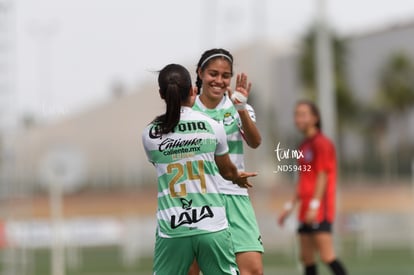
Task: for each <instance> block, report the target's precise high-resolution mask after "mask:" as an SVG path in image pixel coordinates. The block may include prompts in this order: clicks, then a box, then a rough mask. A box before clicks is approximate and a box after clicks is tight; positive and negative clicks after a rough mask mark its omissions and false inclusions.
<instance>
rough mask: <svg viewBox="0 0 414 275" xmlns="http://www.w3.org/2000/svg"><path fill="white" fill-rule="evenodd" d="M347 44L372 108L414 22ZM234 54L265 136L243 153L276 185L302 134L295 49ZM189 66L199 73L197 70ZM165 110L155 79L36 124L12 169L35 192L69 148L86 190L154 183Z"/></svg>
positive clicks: (413, 32) (411, 47)
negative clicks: (55, 157) (153, 129)
mask: <svg viewBox="0 0 414 275" xmlns="http://www.w3.org/2000/svg"><path fill="white" fill-rule="evenodd" d="M346 44H347V48H348V60H347V70H348V76H349V82H350V84H351V88H352V90H353V91H354V92H355V96H356V98H357V99H358V100H360V101H361V102H365V103H369V102H371V101H373V100H374V98H375V96H376V93H377V92H378V90H379V87H378V72H379V70H380V68H381V67H382V66H383V64H384V62H385V61H386V60H387V58H389V57H390V56H391V55H392V54H393V53H395V52H398V51H403V52H405V53H406V54H407V55H408V56H409V57H411V58H412V59H413V60H414V23H407V24H402V25H397V26H394V27H390V28H386V29H383V30H379V31H374V32H367V33H364V34H358V35H354V36H350V37H348V38H347V40H346ZM230 50H231V52H232V53H233V55H234V57H235V65H234V66H235V68H234V69H235V73H240V72H242V71H243V72H245V73H247V74H248V76H249V78H250V79H251V81H252V83H253V88H252V94H251V97H250V103H252V105H253V106H254V107H255V109H256V112H257V120H258V126H259V128H260V130H261V132H262V136H263V144H262V145H261V146H260V147H259V148H258V149H256V150H250V149H247V150H246V151H247V154H246V164H247V167H248V168H249V170H253V171H258V172H259V175H260V176H259V177H258V178H257V179H255V182H256V183H257V184H260V185H262V186H263V185H266V184H270V185H271V184H274V182H275V181H276V178H275V177H276V175H275V174H274V173H273V170H274V168H275V166H276V165H277V163H276V158H275V155H274V149H275V148H276V146H277V144H278V143H279V142H281V143H282V146H283V143H286V144H292V143H294V142H295V141H293V142H292V137H295V136H296V134H297V133H296V130H295V129H294V124H293V108H294V106H295V102H296V101H297V100H298V99H299V98H301V96H302V90H303V89H302V85H301V83H300V79H299V76H298V62H297V60H298V54H297V53H298V48H297V47H296V46H292V45H283V46H281V44H280V43H279V44H277V45H274V44H271V43H264V42H263V41H261V42H260V43H254V44H252V45H248V46H246V47H243V48H239V49H230ZM177 63H179V60H178V61H177ZM194 63H195V62H194ZM188 69H189V71H191V72H193V71H194V70H195V68H194V66H193V65H192V67H191V66H188ZM163 108H164V107H163V103H162V101H161V100H160V98H159V95H158V89H157V83H156V77H154V79H152V80H150V81H149V82H148V83H147V84H146V85H143V86H141V87H138V88H137V89H136V91H135V92H134V93H129V94H128V93H127V94H124V95H122V96H118V97H114V98H113V99H112V100H111V101H108V102H106V103H105V104H102V105H100V106H94V107H92V108H90V109H88V110H86V111H84V112H81V113H77V114H74V115H72V116H71V117H68V118H65V119H63V120H60V121H56V122H53V123H52V124H48V125H38V126H36V125H35V126H33V127H29V128H26V129H24V130H21V131H20V132H19V133H14V135H15V137H14V139H13V140H14V150H13V167H14V168H13V171H12V172H11V173H12V175H13V179H14V182H17V183H20V185H19V186H26V187H27V188H29V189H30V190H33V189H37V188H38V185H35V184H40V185H41V184H42V182H43V183H44V181H43V178H42V165H43V163H44V160H45V158H46V156H47V155H48V154H49V153H50V152H51V151H53V150H59V148H61V149H62V148H64V150H65V151H71V150H72V151H73V152H76V154H77V155H78V156H80V158H81V159H82V163H83V164H84V173H83V178H82V184H83V186H84V185H88V186H94V187H105V186H119V187H122V186H134V185H140V184H155V173H154V171H153V169H152V167H151V165H150V164H149V163H148V162H147V160H146V157H145V154H144V151H143V149H142V145H141V132H142V129H143V128H144V127H145V126H146V125H147V124H148V123H149V122H150V121H151V120H152V119H153V118H154V117H155V116H156V115H158V114H160V113H161V112H163ZM409 119H410V120H408V121H409V123H408V125H406V127H407V128H408V130H409V131H408V133H409V134H410V137H411V140H414V116H413V115H411V117H410V118H409ZM393 130H395V129H393ZM396 130H397V131H400V130H401V129H396ZM361 140H362V139H361V138H360V137H358V136H357V135H355V134H350V135H347V136H346V137H345V142H344V144H345V146H349V148H348V147H347V153H348V155H349V156H350V157H355V156H356V155H358V154H363V153H364V151H363V150H361V149H362V148H363V144H362V143H361ZM56 148H58V149H56ZM348 149H349V150H348ZM355 154H356V155H355ZM66 172H68V173H70V171H66Z"/></svg>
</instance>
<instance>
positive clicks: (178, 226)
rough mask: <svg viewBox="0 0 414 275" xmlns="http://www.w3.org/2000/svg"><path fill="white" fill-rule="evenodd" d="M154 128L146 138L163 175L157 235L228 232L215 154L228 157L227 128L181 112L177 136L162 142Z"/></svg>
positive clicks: (146, 145)
mask: <svg viewBox="0 0 414 275" xmlns="http://www.w3.org/2000/svg"><path fill="white" fill-rule="evenodd" d="M155 127H157V126H156V125H154V124H150V125H148V126H147V127H146V129H145V130H144V132H143V134H142V143H143V145H144V148H145V151H146V154H147V157H148V160H149V161H150V162H152V163H153V164H154V166H155V168H156V171H157V176H158V210H157V220H158V233H159V236H160V237H163V238H175V237H183V236H191V235H197V234H203V233H209V232H216V231H220V230H223V229H225V228H227V227H228V223H227V218H226V213H225V209H224V201H223V198H222V194H221V193H220V190H219V188H218V185H217V183H218V182H220V181H221V176H220V174H219V171H218V167H217V165H216V163H215V161H214V156H215V155H224V154H226V153H228V145H227V141H226V134H225V131H224V128H223V126H222V125H220V124H219V123H217V122H216V121H214V120H212V119H211V118H209V117H208V116H206V115H205V114H202V113H200V112H197V111H194V110H192V109H191V108H190V107H182V109H181V117H180V122H179V124H178V125H177V127H176V128H175V129H174V132H171V133H168V134H166V135H162V137H157V136H155V135H154V131H155Z"/></svg>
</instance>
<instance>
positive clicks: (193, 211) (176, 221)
mask: <svg viewBox="0 0 414 275" xmlns="http://www.w3.org/2000/svg"><path fill="white" fill-rule="evenodd" d="M180 200H181V203H182V208H183V209H184V210H185V212H182V213H181V214H179V215H178V218H177V216H176V215H172V216H171V228H172V229H176V228H177V227H180V226H182V225H184V224H188V225H191V224H194V223H198V222H199V221H202V220H204V219H207V218H213V217H214V213H213V211H212V210H211V208H210V206H208V205H204V206H202V207H201V208H192V206H191V205H192V203H193V200H186V199H184V198H181V199H180Z"/></svg>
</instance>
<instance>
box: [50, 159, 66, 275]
mask: <svg viewBox="0 0 414 275" xmlns="http://www.w3.org/2000/svg"><path fill="white" fill-rule="evenodd" d="M59 165H60V164H59V163H56V166H59ZM61 169H65V168H64V167H56V171H55V172H56V177H54V179H51V180H50V182H49V200H50V212H51V213H50V216H51V229H52V230H51V232H52V245H51V270H52V274H53V275H65V254H64V246H63V236H62V235H63V234H62V233H63V230H62V229H63V228H62V221H63V215H62V182H61V181H59V179H60V175H59V173H65V171H59V170H61Z"/></svg>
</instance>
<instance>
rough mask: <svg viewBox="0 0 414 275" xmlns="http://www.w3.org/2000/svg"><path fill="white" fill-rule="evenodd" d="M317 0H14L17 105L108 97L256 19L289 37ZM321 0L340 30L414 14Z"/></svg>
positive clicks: (222, 41)
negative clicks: (119, 87)
mask: <svg viewBox="0 0 414 275" xmlns="http://www.w3.org/2000/svg"><path fill="white" fill-rule="evenodd" d="M315 2H316V1H315V0H289V1H286V0H285V1H280V0H175V1H171V0H151V1H136V0H18V1H17V2H16V3H17V5H16V7H17V9H16V19H17V36H16V37H17V40H16V42H17V44H16V45H17V48H16V54H17V59H16V60H17V93H16V97H15V98H14V100H15V102H16V105H14V106H15V108H14V109H15V111H16V112H18V113H20V114H21V113H25V112H28V113H35V114H36V115H40V116H42V115H46V116H47V115H50V114H53V113H60V114H66V115H67V114H70V113H72V112H74V111H77V110H80V109H84V108H87V107H88V106H90V105H93V104H98V103H99V102H102V101H104V100H106V99H108V97H109V89H110V85H111V83H113V82H114V81H121V82H122V83H124V84H125V85H126V86H127V87H129V88H131V87H134V86H136V85H138V84H139V83H140V82H142V81H143V80H145V79H146V78H149V77H152V76H153V74H152V73H151V71H154V70H158V69H160V68H161V67H162V66H163V65H165V64H167V63H170V62H178V63H185V64H191V63H194V64H195V63H196V62H197V59H198V57H199V55H200V54H201V53H202V52H203V51H204V50H205V49H207V48H210V47H213V46H219V47H226V48H230V49H234V48H237V47H238V46H239V45H242V44H244V43H246V42H248V41H251V40H252V39H253V38H254V37H255V35H256V30H257V28H259V27H260V29H263V31H262V33H263V35H264V36H265V37H266V38H268V39H272V40H275V41H292V40H293V41H294V40H296V39H298V37H300V35H301V33H302V32H303V31H304V30H305V29H306V26H308V25H309V23H310V22H311V21H312V20H313V18H314V14H315V9H314V4H315ZM327 3H328V16H329V21H330V22H331V24H332V25H333V26H334V28H335V29H337V30H338V31H339V32H341V33H345V34H349V33H353V32H360V31H364V30H369V29H371V28H377V27H382V26H386V25H387V24H391V23H393V22H399V21H404V20H409V19H411V18H413V19H414V1H412V0H384V1H378V0H377V1H375V0H364V1H360V0H327ZM257 14H261V16H260V17H259V18H261V19H262V21H259V20H258V19H257V18H258V17H257ZM45 33H49V35H46V37H45ZM42 37H43V38H42Z"/></svg>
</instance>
